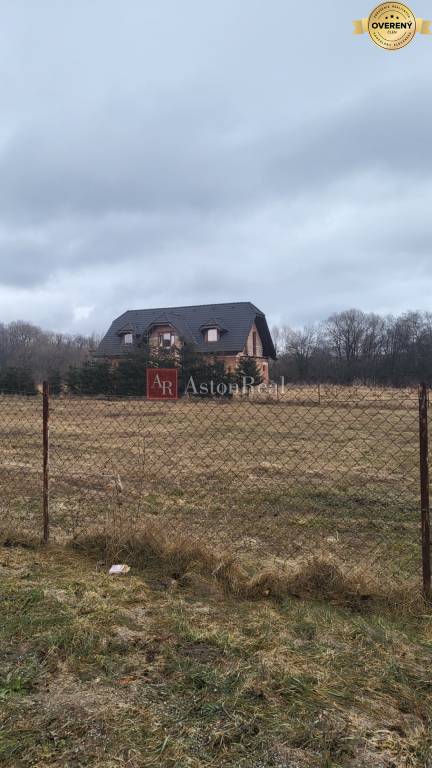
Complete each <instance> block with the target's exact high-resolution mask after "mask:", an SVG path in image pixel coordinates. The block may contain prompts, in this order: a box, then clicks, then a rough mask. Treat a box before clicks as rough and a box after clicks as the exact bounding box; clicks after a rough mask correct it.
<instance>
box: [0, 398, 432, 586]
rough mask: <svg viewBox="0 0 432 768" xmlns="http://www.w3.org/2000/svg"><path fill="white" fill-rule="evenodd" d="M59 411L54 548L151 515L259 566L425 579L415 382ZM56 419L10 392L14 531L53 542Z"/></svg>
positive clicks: (3, 420)
mask: <svg viewBox="0 0 432 768" xmlns="http://www.w3.org/2000/svg"><path fill="white" fill-rule="evenodd" d="M49 410H50V416H49V522H50V537H51V540H54V541H57V542H66V541H68V540H70V539H72V538H74V537H77V536H79V535H82V534H85V535H92V534H103V535H113V534H115V535H119V536H120V535H125V534H130V533H132V532H133V533H137V532H139V530H140V529H141V528H143V527H145V526H146V525H147V524H148V522H149V520H151V521H157V522H158V524H160V525H161V526H162V527H163V529H164V531H165V532H166V534H167V535H168V536H170V537H172V538H173V539H175V538H177V537H179V536H184V535H186V536H187V537H189V538H190V539H191V540H192V539H193V540H197V541H200V542H203V543H206V544H210V545H212V546H215V547H217V548H218V549H223V550H225V551H229V552H232V553H233V554H236V555H238V556H240V557H241V558H242V562H243V563H244V564H245V565H246V566H251V567H255V566H256V565H257V564H259V565H260V566H266V565H269V564H270V563H274V562H275V561H277V562H279V563H286V562H287V561H294V560H298V559H299V558H302V557H305V556H309V555H315V554H325V555H328V556H331V557H334V558H337V560H338V561H340V562H341V563H343V564H345V565H347V566H348V567H356V568H361V569H364V570H365V571H371V570H372V571H373V572H374V573H375V574H376V576H377V577H378V578H385V579H391V580H392V581H394V582H396V581H397V582H402V581H404V582H405V581H410V582H412V581H416V582H417V583H420V581H421V571H422V559H421V556H422V549H421V525H420V521H421V516H420V509H421V506H420V479H419V478H420V475H419V392H418V389H417V388H412V389H397V390H396V389H375V388H368V387H335V386H323V385H321V386H302V387H298V386H289V387H288V386H285V388H284V391H283V392H281V391H276V392H272V393H269V394H266V393H262V392H261V393H259V394H256V395H254V394H251V395H250V396H244V397H233V398H219V399H216V398H198V397H197V398H182V399H179V400H177V401H174V402H162V401H150V400H146V399H139V398H123V399H105V398H102V397H97V398H95V397H93V398H92V397H84V396H79V397H68V396H60V397H50V403H49ZM42 412H43V408H42V397H41V396H40V395H38V396H36V397H23V396H12V395H7V394H2V395H0V433H1V456H0V483H1V500H0V506H1V517H2V527H3V529H4V531H3V535H4V536H6V537H7V536H14V537H17V536H19V535H33V536H36V537H38V538H40V537H41V536H42V534H43V498H44V493H43V485H44V483H43V480H44V478H43V437H42V436H43V429H42V423H43V418H42ZM46 501H47V499H46ZM427 511H428V510H427Z"/></svg>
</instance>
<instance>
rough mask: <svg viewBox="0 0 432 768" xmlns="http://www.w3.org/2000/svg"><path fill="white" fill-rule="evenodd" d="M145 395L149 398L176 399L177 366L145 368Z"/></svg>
mask: <svg viewBox="0 0 432 768" xmlns="http://www.w3.org/2000/svg"><path fill="white" fill-rule="evenodd" d="M147 397H148V399H149V400H177V399H178V371H177V368H147Z"/></svg>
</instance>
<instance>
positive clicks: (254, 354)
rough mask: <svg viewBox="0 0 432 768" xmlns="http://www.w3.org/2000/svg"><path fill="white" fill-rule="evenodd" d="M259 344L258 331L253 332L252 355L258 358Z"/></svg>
mask: <svg viewBox="0 0 432 768" xmlns="http://www.w3.org/2000/svg"><path fill="white" fill-rule="evenodd" d="M256 350H257V343H256V331H252V354H253V356H254V357H256Z"/></svg>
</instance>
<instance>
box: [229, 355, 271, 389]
mask: <svg viewBox="0 0 432 768" xmlns="http://www.w3.org/2000/svg"><path fill="white" fill-rule="evenodd" d="M235 379H236V382H237V384H238V386H239V387H240V389H241V390H243V388H244V387H246V388H248V387H257V386H258V385H259V384H262V382H263V381H264V379H263V377H262V375H261V370H260V368H258V365H257V362H256V360H255V358H253V357H242V358H241V359H240V361H239V364H238V366H237V369H236V372H235Z"/></svg>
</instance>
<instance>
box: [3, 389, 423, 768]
mask: <svg viewBox="0 0 432 768" xmlns="http://www.w3.org/2000/svg"><path fill="white" fill-rule="evenodd" d="M315 396H316V390H313V389H312V388H311V389H310V390H307V389H306V388H302V389H295V390H294V389H291V391H290V392H289V393H285V394H284V396H283V398H281V400H280V401H279V402H278V401H275V399H274V398H271V399H270V398H266V399H264V400H263V401H257V400H255V399H254V400H252V401H251V400H248V401H237V400H236V401H229V402H224V403H215V402H210V401H209V402H202V401H200V402H198V403H197V402H191V401H180V402H178V403H157V402H154V403H149V402H143V401H138V400H123V401H105V400H94V399H93V400H92V399H89V398H80V399H71V400H69V399H63V398H60V399H54V398H53V399H52V401H51V422H50V439H51V500H50V502H51V528H52V530H51V532H52V543H51V545H50V546H49V547H43V546H41V545H40V544H38V543H37V539H39V538H40V531H41V481H42V478H41V461H42V457H41V447H42V441H41V402H40V400H39V399H34V398H29V399H24V398H13V397H2V398H0V430H1V465H0V466H1V470H0V471H1V474H0V482H1V488H2V494H1V499H0V505H1V512H2V521H3V523H2V524H3V531H2V539H1V540H0V543H1V544H2V546H0V576H1V582H0V607H1V612H2V614H1V615H2V621H1V626H0V765H4V766H6V767H7V768H12V767H13V768H34V766H37V768H60V767H61V768H63V767H64V766H67V767H68V768H81V767H85V768H118V766H122V768H147V766H160V767H161V768H183V767H186V766H188V767H189V768H204V766H206V767H207V766H212V767H215V768H219V767H220V768H222V766H228V768H229V767H232V768H234V767H235V768H237V767H238V766H240V767H242V768H431V766H432V735H431V734H432V728H431V726H432V682H431V679H430V678H431V676H430V669H431V666H432V614H431V611H430V606H429V605H426V604H425V603H424V602H423V601H422V599H421V596H420V593H419V584H420V547H419V501H418V427H417V419H418V415H417V397H416V393H415V392H408V391H404V392H399V391H397V392H391V391H387V392H382V391H381V392H379V393H376V392H375V393H374V392H371V391H369V390H364V391H362V390H352V391H348V390H346V389H344V390H331V391H328V392H327V393H326V394H324V393H323V392H321V393H320V397H321V400H320V402H316V401H315V400H314V398H315ZM32 541H33V543H32ZM115 561H117V562H124V561H126V562H128V563H129V564H130V565H131V572H130V573H129V574H127V575H126V576H122V577H112V576H111V577H110V576H109V575H108V573H107V572H108V567H109V565H110V563H112V562H115Z"/></svg>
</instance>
